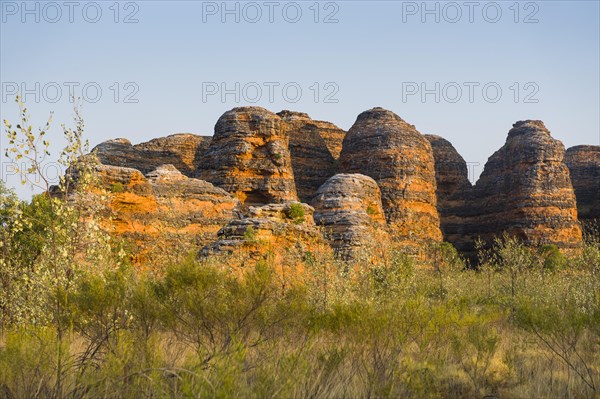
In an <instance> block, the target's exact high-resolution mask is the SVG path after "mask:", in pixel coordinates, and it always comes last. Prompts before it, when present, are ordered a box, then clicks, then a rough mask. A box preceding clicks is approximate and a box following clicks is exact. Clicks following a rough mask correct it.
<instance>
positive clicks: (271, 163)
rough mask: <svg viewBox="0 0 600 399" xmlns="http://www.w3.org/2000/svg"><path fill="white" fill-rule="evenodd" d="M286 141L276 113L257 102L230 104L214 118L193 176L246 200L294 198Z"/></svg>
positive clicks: (268, 200) (287, 138)
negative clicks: (208, 143) (212, 126)
mask: <svg viewBox="0 0 600 399" xmlns="http://www.w3.org/2000/svg"><path fill="white" fill-rule="evenodd" d="M288 143H289V137H288V133H287V132H286V129H285V123H284V122H283V121H282V120H281V118H280V117H279V116H278V115H276V114H274V113H272V112H270V111H267V110H266V109H264V108H260V107H240V108H234V109H232V110H230V111H227V112H225V113H224V114H223V115H222V116H221V117H220V118H219V120H218V121H217V124H216V125H215V134H214V136H213V139H212V141H211V143H210V145H209V147H208V149H207V150H206V152H205V153H204V155H203V157H202V159H201V162H200V164H199V168H198V177H199V178H200V179H202V180H206V181H209V182H211V183H213V184H215V185H216V186H218V187H221V188H223V189H225V190H226V191H228V192H229V193H231V194H233V195H235V196H236V197H237V198H238V199H239V200H240V201H242V202H243V203H246V204H268V203H281V202H285V201H291V200H296V199H297V195H296V187H295V183H294V174H293V171H292V162H291V158H290V152H289V149H288Z"/></svg>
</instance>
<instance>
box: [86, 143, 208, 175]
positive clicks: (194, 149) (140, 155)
mask: <svg viewBox="0 0 600 399" xmlns="http://www.w3.org/2000/svg"><path fill="white" fill-rule="evenodd" d="M210 140H211V137H210V136H198V135H195V134H188V133H181V134H173V135H171V136H167V137H161V138H157V139H153V140H150V141H148V142H146V143H140V144H136V145H131V143H130V142H129V140H127V139H115V140H109V141H105V142H103V143H100V144H98V145H97V146H96V147H95V148H94V149H93V150H92V152H94V153H96V156H97V157H98V160H99V161H100V163H102V164H104V165H112V166H122V167H127V168H134V169H137V170H139V171H140V172H142V173H143V174H146V173H149V172H151V171H153V170H154V169H156V168H157V167H159V166H161V165H168V164H171V165H173V166H175V168H177V170H179V171H180V172H181V173H183V174H184V175H186V176H188V177H191V176H192V175H193V174H194V173H195V171H196V168H197V165H198V161H199V159H200V157H201V156H202V154H203V153H204V151H206V149H207V148H208V144H209V143H210Z"/></svg>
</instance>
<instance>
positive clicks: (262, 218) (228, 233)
mask: <svg viewBox="0 0 600 399" xmlns="http://www.w3.org/2000/svg"><path fill="white" fill-rule="evenodd" d="M313 212H314V209H313V208H312V207H311V206H309V205H307V204H303V203H299V202H285V203H280V204H268V205H263V206H249V207H248V208H247V210H246V211H245V212H244V214H243V215H241V217H239V218H236V219H233V220H231V221H230V222H229V223H228V224H227V225H226V226H224V227H223V228H222V229H221V230H219V232H218V239H217V240H216V241H215V242H213V243H211V244H208V245H206V246H205V247H204V248H203V249H202V250H201V251H200V252H199V255H198V256H199V258H206V257H208V256H210V255H223V254H232V253H235V252H237V253H239V254H242V255H244V256H246V257H247V258H249V259H253V260H258V259H261V258H263V257H264V256H266V255H267V253H269V252H270V253H272V254H273V255H276V256H279V257H281V256H282V255H283V256H285V251H286V250H288V249H290V248H294V249H296V250H300V253H301V252H304V251H309V250H311V248H314V247H316V246H325V245H326V244H325V241H324V239H323V237H322V236H321V233H320V231H319V229H318V228H317V226H316V225H315V222H314V219H313ZM276 261H279V262H281V261H283V260H282V259H281V258H280V259H277V260H276ZM285 261H286V262H287V261H290V260H289V259H287V260H285Z"/></svg>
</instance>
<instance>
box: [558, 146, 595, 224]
mask: <svg viewBox="0 0 600 399" xmlns="http://www.w3.org/2000/svg"><path fill="white" fill-rule="evenodd" d="M565 161H566V163H567V166H568V168H569V171H570V173H571V182H572V183H573V188H574V189H575V197H576V199H577V212H578V214H579V219H580V220H582V221H584V222H590V221H594V220H595V221H598V222H600V146H597V145H578V146H575V147H571V148H569V149H568V150H567V153H566V156H565Z"/></svg>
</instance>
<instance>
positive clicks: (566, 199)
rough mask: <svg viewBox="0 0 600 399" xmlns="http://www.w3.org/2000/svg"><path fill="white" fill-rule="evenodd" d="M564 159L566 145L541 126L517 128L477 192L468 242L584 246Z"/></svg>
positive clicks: (492, 161) (537, 123)
mask: <svg viewBox="0 0 600 399" xmlns="http://www.w3.org/2000/svg"><path fill="white" fill-rule="evenodd" d="M564 155H565V149H564V146H563V144H562V143H561V142H560V141H558V140H555V139H553V138H552V136H551V135H550V132H549V131H548V129H546V127H545V126H544V123H543V122H542V121H535V120H526V121H519V122H517V123H515V124H514V125H513V128H512V129H511V130H510V131H509V132H508V138H507V139H506V143H505V144H504V146H503V147H502V148H500V149H499V150H498V151H496V152H495V153H494V154H493V155H492V156H491V157H490V158H489V159H488V161H487V163H486V165H485V168H484V170H483V173H482V174H481V176H480V178H479V180H478V181H477V184H476V185H475V187H474V188H473V197H472V206H471V207H467V208H466V211H467V213H466V214H465V216H466V218H465V224H466V227H465V233H466V236H465V240H469V239H470V241H471V242H473V240H474V239H475V237H476V236H480V237H481V238H482V239H483V240H484V241H485V242H488V243H491V241H492V240H493V239H494V238H495V237H501V236H502V235H503V234H504V233H507V234H509V235H511V236H515V237H518V238H520V239H521V240H522V241H523V242H524V243H526V244H530V245H537V244H555V245H557V246H558V247H559V248H575V247H578V246H580V245H581V242H582V234H581V229H580V226H579V223H578V221H577V209H576V203H575V194H574V192H573V186H572V185H571V179H570V178H569V170H568V169H567V166H566V164H565V163H564ZM469 236H470V237H469ZM461 249H465V248H461ZM467 249H468V248H467Z"/></svg>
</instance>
